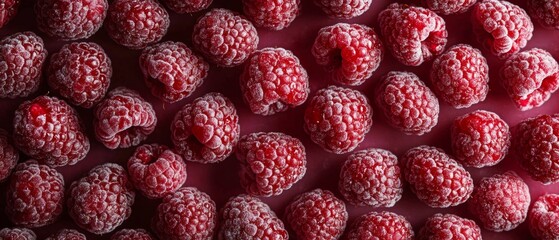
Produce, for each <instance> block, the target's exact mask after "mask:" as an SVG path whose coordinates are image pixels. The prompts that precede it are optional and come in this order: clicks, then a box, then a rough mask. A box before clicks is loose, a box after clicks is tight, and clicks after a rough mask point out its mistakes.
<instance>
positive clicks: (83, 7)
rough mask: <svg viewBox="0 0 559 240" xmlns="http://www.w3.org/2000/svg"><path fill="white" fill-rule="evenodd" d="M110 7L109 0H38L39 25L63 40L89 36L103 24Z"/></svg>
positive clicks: (41, 28) (36, 5)
mask: <svg viewBox="0 0 559 240" xmlns="http://www.w3.org/2000/svg"><path fill="white" fill-rule="evenodd" d="M108 8H109V3H108V2H107V0H38V1H37V2H36V3H35V14H36V16H37V18H36V19H37V27H39V29H40V30H41V31H43V32H45V33H46V34H47V35H49V36H51V37H55V38H60V39H63V40H77V39H82V38H89V37H91V36H92V35H93V34H95V33H96V32H97V30H99V28H101V25H103V21H104V20H105V17H106V16H107V9H108Z"/></svg>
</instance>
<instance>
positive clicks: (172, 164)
mask: <svg viewBox="0 0 559 240" xmlns="http://www.w3.org/2000/svg"><path fill="white" fill-rule="evenodd" d="M128 174H129V176H130V181H132V183H133V184H134V186H135V187H136V189H138V190H140V191H141V192H142V194H144V195H145V196H146V197H148V198H161V197H163V195H165V194H167V193H170V192H174V191H176V190H177V189H179V188H180V187H181V186H182V185H183V184H184V182H185V181H186V164H185V163H184V161H183V160H182V157H181V156H180V155H178V154H176V153H174V152H173V151H171V150H170V149H169V148H168V147H167V146H164V145H159V144H145V145H142V146H139V147H138V148H136V151H135V152H134V154H133V155H132V157H130V159H128Z"/></svg>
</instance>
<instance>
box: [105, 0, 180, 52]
mask: <svg viewBox="0 0 559 240" xmlns="http://www.w3.org/2000/svg"><path fill="white" fill-rule="evenodd" d="M169 24H170V20H169V14H168V13H167V11H166V10H165V8H163V6H161V4H160V3H159V2H157V1H155V0H114V1H113V2H112V3H111V6H110V8H109V13H108V16H107V22H106V24H105V27H106V28H107V32H108V34H109V36H110V37H111V38H112V39H113V40H114V41H115V42H117V43H118V44H120V45H123V46H125V47H127V48H130V49H142V48H145V47H146V46H147V45H150V44H153V43H156V42H158V41H159V40H161V38H163V36H164V35H165V34H166V33H167V28H169Z"/></svg>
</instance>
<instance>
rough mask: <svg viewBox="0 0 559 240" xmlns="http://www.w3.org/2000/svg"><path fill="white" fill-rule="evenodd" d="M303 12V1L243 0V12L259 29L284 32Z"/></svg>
mask: <svg viewBox="0 0 559 240" xmlns="http://www.w3.org/2000/svg"><path fill="white" fill-rule="evenodd" d="M300 11H301V0H272V1H268V0H243V12H244V13H245V15H246V16H247V17H248V18H249V19H250V20H251V21H252V22H253V23H254V25H256V26H257V27H263V28H268V29H271V30H282V29H284V28H286V27H288V26H289V24H291V22H293V20H295V18H296V17H297V15H299V12H300Z"/></svg>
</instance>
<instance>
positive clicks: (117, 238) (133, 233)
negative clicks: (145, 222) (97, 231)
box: [111, 228, 154, 240]
mask: <svg viewBox="0 0 559 240" xmlns="http://www.w3.org/2000/svg"><path fill="white" fill-rule="evenodd" d="M152 239H154V238H153V237H152V236H151V234H149V233H148V232H147V231H146V230H144V229H140V228H139V229H122V230H120V231H118V232H115V233H114V234H113V235H112V236H111V240H152Z"/></svg>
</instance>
